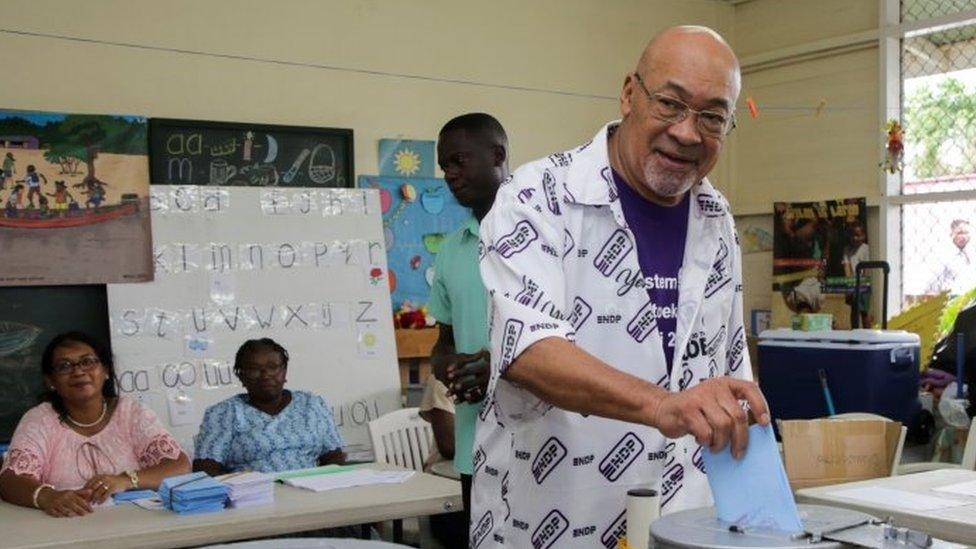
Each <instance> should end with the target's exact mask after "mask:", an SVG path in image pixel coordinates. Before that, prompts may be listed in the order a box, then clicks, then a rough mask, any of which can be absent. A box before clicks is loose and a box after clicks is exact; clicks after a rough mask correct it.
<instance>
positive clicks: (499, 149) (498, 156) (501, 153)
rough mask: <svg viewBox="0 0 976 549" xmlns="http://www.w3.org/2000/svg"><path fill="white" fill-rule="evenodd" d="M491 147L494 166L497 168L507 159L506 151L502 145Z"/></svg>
mask: <svg viewBox="0 0 976 549" xmlns="http://www.w3.org/2000/svg"><path fill="white" fill-rule="evenodd" d="M492 149H493V151H492V152H494V154H495V167H496V168H498V167H501V166H504V165H505V162H507V161H508V151H507V150H505V147H504V146H503V145H495V146H493V147H492Z"/></svg>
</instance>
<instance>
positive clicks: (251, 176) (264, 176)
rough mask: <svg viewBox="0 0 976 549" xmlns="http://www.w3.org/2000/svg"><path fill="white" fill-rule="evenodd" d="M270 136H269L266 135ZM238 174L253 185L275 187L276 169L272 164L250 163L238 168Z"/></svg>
mask: <svg viewBox="0 0 976 549" xmlns="http://www.w3.org/2000/svg"><path fill="white" fill-rule="evenodd" d="M268 137H270V136H268ZM239 174H240V175H241V176H243V177H244V178H246V179H247V182H248V184H249V185H251V186H254V187H277V186H278V170H276V169H275V167H274V165H273V164H252V165H250V166H244V167H242V168H241V169H240V171H239Z"/></svg>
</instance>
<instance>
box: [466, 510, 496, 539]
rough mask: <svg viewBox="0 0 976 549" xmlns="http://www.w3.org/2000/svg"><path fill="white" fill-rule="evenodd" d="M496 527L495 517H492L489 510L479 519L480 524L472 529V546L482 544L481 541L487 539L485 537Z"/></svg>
mask: <svg viewBox="0 0 976 549" xmlns="http://www.w3.org/2000/svg"><path fill="white" fill-rule="evenodd" d="M494 527H495V520H494V517H492V515H491V511H488V512H487V513H485V514H484V515H483V516H482V517H481V520H479V521H478V524H477V525H475V527H474V529H473V530H471V546H472V547H478V546H480V545H481V542H483V541H485V538H487V537H488V534H490V533H491V530H492V528H494Z"/></svg>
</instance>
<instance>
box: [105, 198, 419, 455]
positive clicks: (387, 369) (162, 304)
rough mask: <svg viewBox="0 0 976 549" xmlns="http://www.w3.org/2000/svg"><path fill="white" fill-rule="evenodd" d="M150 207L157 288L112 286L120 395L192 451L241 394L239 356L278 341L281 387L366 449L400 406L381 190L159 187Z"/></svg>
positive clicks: (352, 448) (352, 446)
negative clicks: (303, 397) (308, 401)
mask: <svg viewBox="0 0 976 549" xmlns="http://www.w3.org/2000/svg"><path fill="white" fill-rule="evenodd" d="M150 206H151V210H152V235H153V263H154V269H155V274H156V276H155V280H154V281H153V282H149V283H143V284H110V285H108V303H109V315H110V319H111V326H112V348H113V351H114V352H115V360H116V374H117V376H118V382H119V389H120V392H121V394H123V395H129V396H132V397H134V398H138V399H140V400H141V401H143V402H144V403H145V404H146V405H148V406H149V407H150V408H152V409H153V410H155V412H156V413H157V414H158V415H159V417H160V419H161V420H162V422H163V424H164V425H168V427H169V429H170V432H172V433H173V435H174V436H175V437H176V438H177V440H179V441H180V443H181V444H182V445H183V447H184V449H186V450H187V451H188V452H192V450H193V437H194V436H195V435H196V433H197V432H198V430H199V425H200V420H201V419H202V417H203V413H204V411H205V410H206V408H207V407H208V406H210V405H212V404H214V403H216V402H218V401H221V400H223V399H225V398H227V397H229V396H231V395H234V394H237V393H240V392H243V388H242V387H241V385H240V382H239V381H238V380H237V378H236V377H235V376H234V375H233V372H232V368H233V361H234V354H235V353H236V351H237V349H238V347H240V345H241V344H242V343H243V342H244V341H245V340H248V339H254V338H261V337H270V338H272V339H274V340H275V341H277V342H279V343H281V344H282V345H283V346H284V347H285V348H286V349H287V350H288V352H289V354H290V357H291V358H290V362H289V365H288V373H287V382H286V385H285V386H286V387H287V388H289V389H293V390H307V391H311V392H314V393H316V394H319V395H321V396H322V397H324V398H325V399H326V401H327V402H328V403H329V405H330V406H331V408H332V411H333V414H334V416H335V419H336V423H337V425H338V427H339V430H340V431H341V433H342V436H343V439H344V441H345V443H346V445H347V452H359V451H362V450H364V449H368V448H369V435H368V431H367V427H366V424H367V422H369V421H370V420H372V419H375V418H376V417H378V416H380V415H382V414H385V413H387V412H389V411H392V410H394V409H397V408H399V407H400V406H399V402H400V379H399V374H398V367H397V359H396V350H395V344H394V337H393V323H392V318H391V315H390V313H389V311H390V310H391V309H390V293H389V285H388V281H387V270H386V251H385V247H384V242H383V229H382V222H381V218H380V207H379V196H378V193H377V192H376V191H373V190H365V189H294V190H285V189H277V188H271V189H269V188H266V187H265V188H248V187H187V186H164V185H154V186H153V187H152V194H151V204H150ZM105 245H111V243H106V244H105Z"/></svg>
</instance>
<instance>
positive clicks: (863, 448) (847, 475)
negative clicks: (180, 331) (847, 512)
mask: <svg viewBox="0 0 976 549" xmlns="http://www.w3.org/2000/svg"><path fill="white" fill-rule="evenodd" d="M779 432H780V436H781V437H782V439H783V461H784V462H785V465H786V476H787V477H789V479H790V487H791V488H792V489H793V490H794V491H796V490H799V489H801V488H811V487H814V486H827V485H831V484H841V483H844V482H853V481H855V480H866V479H872V478H879V477H887V476H889V475H890V474H891V463H892V460H894V457H895V452H896V451H897V449H898V439H899V437H900V435H901V423H899V422H897V421H887V420H883V419H812V420H787V421H781V422H780V423H779Z"/></svg>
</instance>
